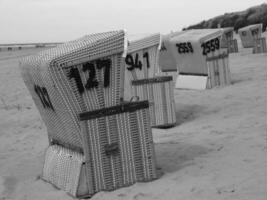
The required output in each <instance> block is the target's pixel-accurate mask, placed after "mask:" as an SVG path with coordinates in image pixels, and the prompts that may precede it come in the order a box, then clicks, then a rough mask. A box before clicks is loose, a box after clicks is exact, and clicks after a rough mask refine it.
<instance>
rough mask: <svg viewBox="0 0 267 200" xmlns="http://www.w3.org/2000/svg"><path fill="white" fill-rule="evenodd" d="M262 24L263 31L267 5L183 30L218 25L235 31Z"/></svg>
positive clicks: (213, 19) (229, 14) (210, 20)
mask: <svg viewBox="0 0 267 200" xmlns="http://www.w3.org/2000/svg"><path fill="white" fill-rule="evenodd" d="M257 23H262V24H263V31H265V29H266V27H267V4H266V3H264V4H261V5H259V6H254V7H251V8H248V9H247V10H244V11H239V12H232V13H225V14H224V15H220V16H217V17H214V18H211V19H209V20H204V21H202V22H200V23H198V24H195V25H191V26H189V27H187V28H184V29H183V30H187V29H197V28H200V29H202V28H217V26H218V24H220V25H221V27H234V29H235V31H237V30H238V29H239V28H242V27H245V26H247V25H250V24H257Z"/></svg>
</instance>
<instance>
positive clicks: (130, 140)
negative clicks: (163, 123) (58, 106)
mask: <svg viewBox="0 0 267 200" xmlns="http://www.w3.org/2000/svg"><path fill="white" fill-rule="evenodd" d="M135 104H137V106H138V104H139V105H141V104H142V102H137V103H135V102H133V103H131V105H135ZM146 104H147V106H146V107H145V108H142V107H140V108H137V109H134V110H129V111H127V110H124V111H123V110H121V109H122V108H124V106H125V109H126V107H127V105H128V106H129V105H130V104H127V105H126V104H125V105H123V106H122V107H120V106H117V108H114V107H112V108H107V109H106V110H108V109H109V112H111V114H107V113H105V112H106V110H105V109H104V110H99V111H94V113H91V114H90V118H88V120H86V121H83V122H82V123H84V126H85V128H84V131H83V133H84V136H85V141H88V145H87V146H86V149H85V152H87V153H86V154H85V157H86V160H87V161H88V167H89V168H90V174H89V176H90V177H91V180H92V182H93V188H94V192H99V191H102V190H114V189H118V188H120V187H124V186H128V185H131V184H134V183H135V182H138V181H151V180H153V179H155V178H156V177H157V176H156V169H155V152H154V146H153V139H152V131H151V128H150V121H149V113H148V112H149V111H148V102H146ZM141 106H142V105H141ZM118 108H119V109H120V110H119V112H117V111H116V110H118Z"/></svg>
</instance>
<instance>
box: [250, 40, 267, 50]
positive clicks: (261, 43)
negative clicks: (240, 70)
mask: <svg viewBox="0 0 267 200" xmlns="http://www.w3.org/2000/svg"><path fill="white" fill-rule="evenodd" d="M252 52H253V53H266V52H267V48H266V38H263V37H262V38H258V39H255V40H254V46H253V49H252Z"/></svg>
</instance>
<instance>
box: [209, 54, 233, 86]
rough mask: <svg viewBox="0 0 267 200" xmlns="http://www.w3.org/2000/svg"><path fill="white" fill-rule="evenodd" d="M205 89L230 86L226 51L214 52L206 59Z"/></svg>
mask: <svg viewBox="0 0 267 200" xmlns="http://www.w3.org/2000/svg"><path fill="white" fill-rule="evenodd" d="M207 68H208V83H207V88H213V87H216V86H225V85H229V84H231V74H230V69H229V59H228V53H227V49H222V50H220V51H217V52H214V53H212V54H211V55H209V56H208V57H207Z"/></svg>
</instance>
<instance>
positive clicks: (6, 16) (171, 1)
mask: <svg viewBox="0 0 267 200" xmlns="http://www.w3.org/2000/svg"><path fill="white" fill-rule="evenodd" d="M262 3H267V1H266V0H0V43H1V44H3V43H5V44H6V43H31V42H65V41H69V40H73V39H76V38H79V37H82V36H83V35H86V34H91V33H98V32H106V31H112V30H121V29H126V30H127V33H128V34H130V35H131V34H133V35H134V34H148V33H158V32H160V33H163V34H164V33H168V32H170V31H178V30H181V29H182V28H184V27H187V26H189V25H192V24H196V23H199V22H201V21H202V20H207V19H210V18H212V17H215V16H218V15H221V14H224V13H229V12H234V11H242V10H245V9H247V8H249V7H251V6H255V5H260V4H262Z"/></svg>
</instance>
